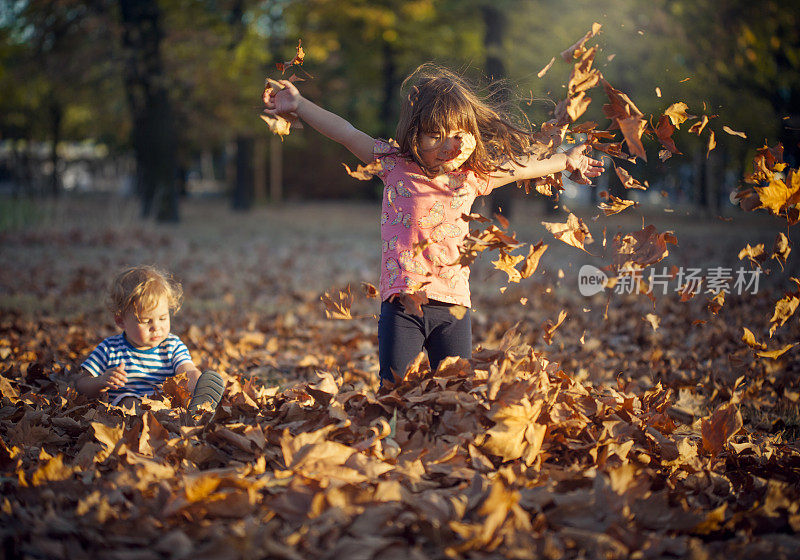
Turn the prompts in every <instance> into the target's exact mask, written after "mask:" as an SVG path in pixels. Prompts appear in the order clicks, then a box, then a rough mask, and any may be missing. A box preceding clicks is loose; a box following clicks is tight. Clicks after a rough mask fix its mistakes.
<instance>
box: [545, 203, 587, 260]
mask: <svg viewBox="0 0 800 560" xmlns="http://www.w3.org/2000/svg"><path fill="white" fill-rule="evenodd" d="M542 225H543V226H544V228H545V229H546V230H547V231H549V232H550V233H551V234H552V235H553V237H555V238H556V239H559V240H561V241H563V242H564V243H566V244H567V245H572V246H573V247H577V248H578V249H581V250H583V251H586V248H585V247H584V244H589V243H591V242H592V241H593V239H592V234H591V233H590V232H589V228H588V227H586V224H584V223H583V220H581V219H580V218H578V217H577V216H576V215H575V214H572V213H570V214H569V216H567V221H566V222H565V223H563V224H560V223H558V222H542ZM586 252H587V253H588V251H586Z"/></svg>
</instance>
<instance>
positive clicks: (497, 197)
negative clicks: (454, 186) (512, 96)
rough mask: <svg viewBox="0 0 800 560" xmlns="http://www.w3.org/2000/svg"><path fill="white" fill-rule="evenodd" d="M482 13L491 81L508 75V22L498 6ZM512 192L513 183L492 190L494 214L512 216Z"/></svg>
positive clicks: (491, 197)
mask: <svg viewBox="0 0 800 560" xmlns="http://www.w3.org/2000/svg"><path fill="white" fill-rule="evenodd" d="M481 13H482V15H483V24H484V36H483V45H484V47H485V48H486V79H487V80H488V81H489V83H491V82H493V81H496V80H503V79H505V77H506V67H505V64H503V55H504V52H503V35H504V34H505V32H506V27H507V23H508V22H507V20H506V16H505V14H504V13H503V12H501V11H500V9H498V8H497V7H496V6H484V7H483V8H482V9H481ZM499 101H500V102H505V101H506V100H505V99H501V100H499ZM512 194H513V190H512V187H511V185H507V186H506V187H503V188H500V189H496V190H495V191H493V192H492V194H491V195H490V196H489V199H490V204H491V212H492V214H493V215H494V214H501V213H502V214H503V215H504V216H505V217H507V218H509V217H511V211H512V200H513V199H512Z"/></svg>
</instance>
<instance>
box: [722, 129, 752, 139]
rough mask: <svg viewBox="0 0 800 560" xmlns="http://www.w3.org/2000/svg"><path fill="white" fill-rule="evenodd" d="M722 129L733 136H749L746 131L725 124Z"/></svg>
mask: <svg viewBox="0 0 800 560" xmlns="http://www.w3.org/2000/svg"><path fill="white" fill-rule="evenodd" d="M722 130H723V131H725V132H727V133H728V134H730V135H731V136H739V137H740V138H747V134H745V133H744V132H737V131H735V130H733V129H732V128H730V127H728V126H723V127H722Z"/></svg>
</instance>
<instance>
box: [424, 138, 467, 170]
mask: <svg viewBox="0 0 800 560" xmlns="http://www.w3.org/2000/svg"><path fill="white" fill-rule="evenodd" d="M473 151H475V137H474V136H473V135H472V134H470V133H469V132H466V131H463V130H452V131H449V132H447V133H446V134H444V135H442V134H440V133H439V132H423V133H422V134H420V137H419V155H420V159H421V160H422V163H423V166H424V167H425V168H426V169H427V170H428V171H430V172H432V173H436V174H441V173H447V172H449V171H455V170H456V169H458V168H459V167H461V165H462V164H463V163H464V162H465V161H467V159H469V156H470V155H472V152H473Z"/></svg>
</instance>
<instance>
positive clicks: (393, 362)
mask: <svg viewBox="0 0 800 560" xmlns="http://www.w3.org/2000/svg"><path fill="white" fill-rule="evenodd" d="M452 307H453V305H452V304H449V303H442V302H437V301H431V302H429V303H427V304H425V305H423V306H422V317H419V316H417V315H412V314H410V313H406V312H405V309H404V308H403V304H402V303H400V302H399V301H397V300H394V301H390V300H386V301H384V302H383V303H382V304H381V315H380V318H379V319H378V361H379V362H380V377H381V385H383V383H384V381H391V382H394V373H396V374H397V376H398V377H400V376H402V375H403V374H404V373H405V371H406V368H407V367H408V364H409V363H411V361H412V360H413V359H414V358H416V357H417V355H418V354H419V353H420V352H422V350H423V349H425V350H426V351H427V352H428V361H429V362H430V364H431V369H432V370H434V371H435V370H436V368H437V367H438V366H439V362H441V361H442V360H443V359H444V358H446V357H448V356H458V357H461V358H471V357H472V323H471V322H470V317H469V312H467V313H466V314H465V315H464V317H463V318H462V319H456V317H455V316H454V315H453V314H452V313H450V310H451V309H452Z"/></svg>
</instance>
